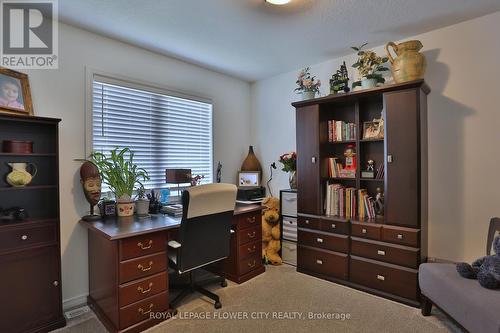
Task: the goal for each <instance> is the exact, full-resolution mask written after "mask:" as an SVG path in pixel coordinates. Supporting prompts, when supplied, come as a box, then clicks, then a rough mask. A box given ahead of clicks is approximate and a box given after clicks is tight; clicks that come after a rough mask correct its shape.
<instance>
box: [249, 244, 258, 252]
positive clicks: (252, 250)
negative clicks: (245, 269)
mask: <svg viewBox="0 0 500 333" xmlns="http://www.w3.org/2000/svg"><path fill="white" fill-rule="evenodd" d="M255 251H257V247H256V246H255V245H254V246H253V248H248V253H254V252H255Z"/></svg>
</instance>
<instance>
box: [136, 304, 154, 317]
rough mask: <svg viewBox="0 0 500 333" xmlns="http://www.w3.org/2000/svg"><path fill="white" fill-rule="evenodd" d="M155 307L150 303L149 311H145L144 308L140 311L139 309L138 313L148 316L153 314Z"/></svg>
mask: <svg viewBox="0 0 500 333" xmlns="http://www.w3.org/2000/svg"><path fill="white" fill-rule="evenodd" d="M153 306H154V304H153V303H150V304H149V310H147V311H145V310H144V309H143V308H139V309H137V312H139V313H140V314H141V315H147V314H149V313H151V311H153Z"/></svg>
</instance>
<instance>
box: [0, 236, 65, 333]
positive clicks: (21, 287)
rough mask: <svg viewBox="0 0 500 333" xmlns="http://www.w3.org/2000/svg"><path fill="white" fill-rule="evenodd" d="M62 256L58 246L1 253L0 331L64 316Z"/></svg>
mask: <svg viewBox="0 0 500 333" xmlns="http://www.w3.org/2000/svg"><path fill="white" fill-rule="evenodd" d="M58 258H59V249H58V248H57V246H46V247H41V248H34V249H30V250H25V251H20V252H16V253H10V254H5V255H1V256H0V267H1V273H2V283H1V284H0V295H2V301H1V302H0V332H10V333H15V332H26V331H29V330H30V329H32V328H34V327H40V326H44V325H45V324H48V323H51V322H54V321H56V320H58V319H59V318H61V317H62V308H61V303H60V286H59V284H60V281H59V276H58V266H59V259H58Z"/></svg>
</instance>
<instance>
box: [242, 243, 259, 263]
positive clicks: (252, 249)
mask: <svg viewBox="0 0 500 333" xmlns="http://www.w3.org/2000/svg"><path fill="white" fill-rule="evenodd" d="M258 253H262V241H261V240H258V241H256V242H253V243H247V244H243V245H240V249H239V252H238V254H239V260H243V259H247V258H250V257H252V256H255V255H256V254H258Z"/></svg>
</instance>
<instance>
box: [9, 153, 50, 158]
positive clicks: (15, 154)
mask: <svg viewBox="0 0 500 333" xmlns="http://www.w3.org/2000/svg"><path fill="white" fill-rule="evenodd" d="M0 156H22V157H30V156H33V157H56V156H57V155H56V154H54V153H31V154H19V153H0Z"/></svg>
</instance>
